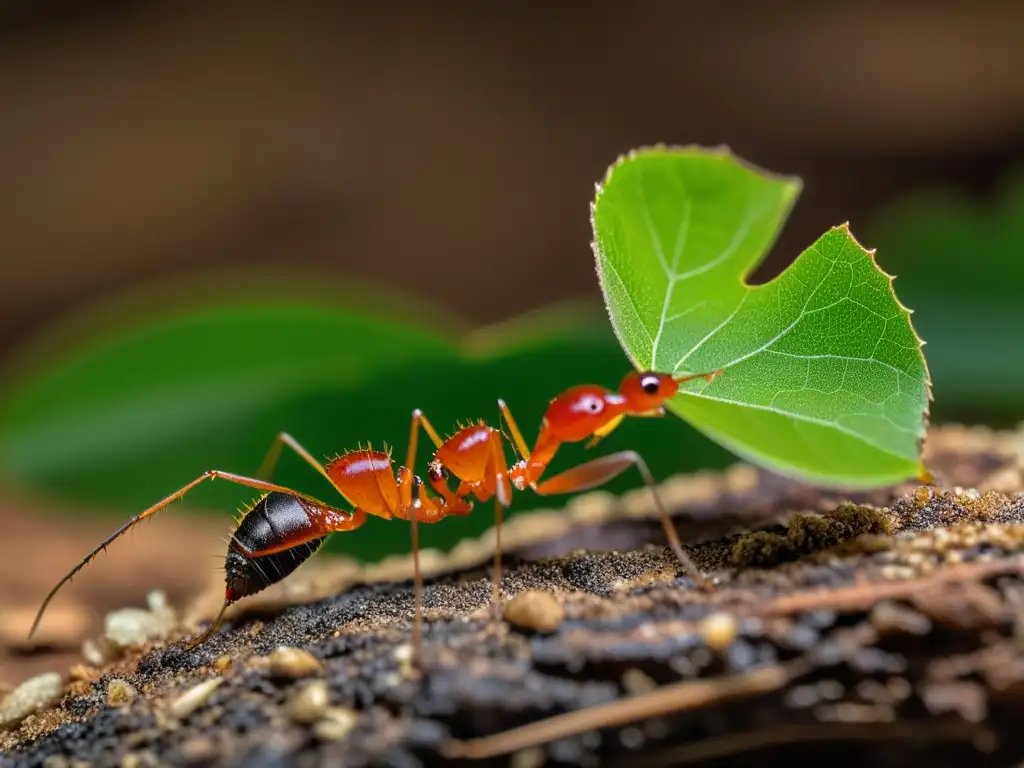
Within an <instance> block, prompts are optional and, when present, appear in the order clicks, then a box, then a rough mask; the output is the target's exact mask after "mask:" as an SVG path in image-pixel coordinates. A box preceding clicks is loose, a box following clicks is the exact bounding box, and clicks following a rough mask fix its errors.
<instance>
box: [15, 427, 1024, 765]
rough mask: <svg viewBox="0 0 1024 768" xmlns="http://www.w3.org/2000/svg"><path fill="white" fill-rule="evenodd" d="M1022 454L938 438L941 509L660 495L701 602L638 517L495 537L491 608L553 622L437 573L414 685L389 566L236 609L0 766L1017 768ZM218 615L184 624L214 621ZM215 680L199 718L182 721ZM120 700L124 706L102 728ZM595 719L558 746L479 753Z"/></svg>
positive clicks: (715, 493) (60, 718)
mask: <svg viewBox="0 0 1024 768" xmlns="http://www.w3.org/2000/svg"><path fill="white" fill-rule="evenodd" d="M1012 440H1013V438H1011V437H1010V436H1007V435H990V434H986V433H978V432H968V431H964V430H942V431H937V432H935V433H933V436H932V439H931V440H930V442H929V466H930V467H932V468H933V470H934V471H935V472H936V473H937V475H939V476H941V477H942V479H943V482H944V483H947V484H948V486H947V488H946V489H943V488H941V487H936V488H934V489H929V488H924V487H920V486H917V485H913V484H911V485H907V486H904V487H901V488H898V489H894V490H890V491H887V492H878V493H875V494H869V495H861V496H850V495H845V496H844V495H841V494H833V493H827V494H826V493H822V492H821V491H816V490H814V489H810V488H807V487H804V486H799V485H797V484H794V483H789V482H786V481H782V480H779V479H777V478H773V477H770V476H767V475H763V474H760V473H757V472H754V471H752V470H749V469H746V468H744V469H740V470H736V471H733V472H731V473H727V474H725V475H721V476H708V477H703V478H691V479H688V480H678V481H672V482H670V483H668V484H666V486H665V496H666V498H667V499H668V500H669V501H670V502H671V506H672V507H673V509H674V511H675V512H676V513H677V514H678V515H679V528H680V531H681V533H683V534H684V536H688V538H689V540H690V541H696V540H698V538H699V539H702V540H703V541H702V543H700V544H697V545H696V546H695V551H694V554H695V556H696V558H697V560H698V562H699V563H700V564H701V567H702V569H704V570H705V572H707V573H709V574H710V575H711V576H712V577H713V578H714V580H715V581H716V583H717V589H716V590H715V591H714V592H711V593H703V592H700V591H698V590H696V589H695V588H694V587H693V585H692V583H691V582H690V580H689V578H688V577H686V576H685V574H684V572H683V571H682V569H681V568H679V566H678V564H677V563H676V561H675V560H674V558H673V556H672V555H671V553H670V552H669V551H668V550H667V549H665V548H664V547H663V546H662V544H661V539H660V537H659V527H658V524H657V521H656V519H654V518H653V517H651V510H650V508H649V500H648V501H646V502H645V501H644V499H643V497H642V495H641V494H635V495H633V494H631V495H630V496H629V497H626V498H624V499H623V500H621V501H618V500H615V499H611V498H609V497H607V496H605V495H601V494H595V495H592V496H590V497H584V498H581V499H578V500H577V501H576V503H575V504H574V505H573V506H572V508H571V509H570V510H568V511H567V512H565V513H563V514H562V515H561V516H560V517H558V518H555V517H554V516H549V515H545V514H541V515H539V516H537V519H536V520H535V521H534V524H531V525H529V526H527V524H526V523H525V522H524V520H525V517H524V518H520V519H518V520H515V521H513V522H512V523H511V524H510V525H509V526H508V531H507V532H506V533H507V535H506V536H505V539H506V540H507V543H508V544H509V547H508V548H507V550H506V558H505V576H504V579H503V581H502V588H503V591H504V594H505V599H506V600H508V599H511V597H512V596H514V595H516V594H521V593H524V592H526V591H527V590H541V591H544V592H548V593H552V594H553V595H554V596H555V599H556V600H557V603H558V605H557V606H553V604H552V603H551V601H540V603H538V606H537V611H535V612H530V611H526V612H525V613H523V614H522V615H525V616H528V617H529V616H537V615H540V614H541V613H542V612H543V611H549V610H551V609H555V613H556V615H558V614H559V611H558V610H557V609H559V608H560V609H561V612H560V613H562V614H564V617H563V618H562V619H561V622H560V624H558V626H557V628H556V629H554V630H553V631H548V632H540V631H533V630H531V629H530V628H529V627H528V626H523V625H521V624H516V625H511V624H509V623H508V622H506V621H503V620H501V621H498V620H494V619H492V618H491V617H490V614H489V610H490V609H489V601H490V595H491V592H490V582H489V578H490V576H489V570H487V566H486V561H487V557H488V552H489V547H490V545H489V543H488V542H489V539H487V537H485V540H484V541H483V542H480V543H478V544H476V545H472V546H471V545H467V547H466V548H464V549H463V551H462V552H460V553H456V554H455V555H453V557H452V558H450V559H449V560H448V561H445V562H441V563H439V564H436V567H434V568H432V569H431V572H432V578H431V579H430V582H429V583H428V586H427V588H426V591H425V595H424V597H425V604H426V608H427V613H428V623H427V625H426V633H425V637H424V641H425V642H424V653H423V659H422V668H421V670H417V668H416V667H415V665H414V664H413V663H412V662H411V654H410V652H411V647H410V645H409V641H410V619H411V615H412V592H411V586H410V584H409V582H408V580H405V579H404V577H405V576H406V575H407V572H405V571H403V570H402V569H404V568H406V567H407V564H406V563H399V564H397V565H394V566H393V567H392V570H393V573H392V576H394V575H395V574H399V575H401V576H402V578H403V580H402V581H399V582H395V581H388V580H380V579H374V583H363V584H346V588H345V589H342V590H340V591H339V589H338V588H337V585H338V584H340V583H343V582H344V581H345V579H346V578H347V579H348V580H349V581H351V580H352V579H351V577H345V578H339V580H338V581H336V582H335V583H334V584H333V586H332V588H331V590H329V593H328V594H327V595H326V596H325V597H323V599H320V600H317V601H314V602H304V603H300V604H292V605H281V604H277V605H273V604H270V603H265V604H262V605H260V606H258V607H257V608H250V609H248V611H246V610H245V608H243V609H242V611H243V612H239V613H236V614H233V615H232V617H231V621H230V623H229V624H228V625H227V627H226V628H225V629H224V630H222V631H221V632H220V633H219V634H217V635H215V636H214V637H213V638H212V639H211V640H209V641H208V642H207V643H206V644H205V645H203V646H200V648H198V649H197V650H195V651H193V652H191V653H186V652H185V651H184V650H183V641H184V640H185V639H186V637H187V635H186V633H185V630H183V631H182V634H181V636H180V638H173V639H172V642H170V643H168V644H157V645H156V646H155V647H152V648H150V649H147V650H145V651H142V652H139V653H138V654H135V655H132V656H130V657H128V658H125V659H123V660H121V661H119V662H116V663H115V664H114V665H112V666H111V667H110V668H108V669H104V670H95V671H90V670H79V671H78V672H77V677H78V679H77V680H76V681H75V682H72V683H71V684H70V686H69V688H68V690H67V692H66V694H65V696H64V698H63V700H62V701H61V702H60V704H58V705H57V706H56V707H54V708H53V709H51V710H49V711H48V712H44V713H42V714H39V715H33V716H30V717H29V718H28V719H27V720H25V721H24V722H23V723H22V724H21V726H20V727H18V728H17V729H15V730H11V731H9V732H7V733H6V734H0V745H2V746H3V747H4V749H5V750H6V751H5V752H3V753H0V766H3V768H7V766H16V765H17V766H22V765H24V766H37V765H38V766H47V768H57V767H58V766H67V767H68V768H70V766H73V765H80V764H81V765H84V764H85V763H88V764H90V765H95V766H102V765H123V766H148V765H245V766H291V765H296V766H314V765H327V764H330V765H367V764H377V765H393V766H415V765H421V764H437V763H441V762H445V761H456V762H457V761H461V760H465V761H466V762H467V764H474V765H479V764H484V763H488V764H491V763H492V764H499V765H505V764H511V765H514V766H517V768H532V767H533V766H539V765H542V764H547V765H583V766H592V765H598V764H599V763H600V764H609V765H618V764H623V763H626V762H627V761H632V762H634V763H636V762H642V763H643V764H644V765H658V764H675V765H678V764H686V763H693V762H701V763H702V764H709V765H716V766H717V765H722V766H725V765H744V766H745V765H750V766H754V765H757V766H759V768H766V767H767V766H775V765H779V766H781V765H793V764H805V763H806V762H807V761H810V760H816V761H825V760H827V761H829V762H830V764H831V765H834V766H847V765H849V766H854V765H885V766H897V765H899V766H902V765H908V766H909V765H925V764H926V765H928V766H929V768H936V767H938V766H954V765H957V766H959V765H968V764H969V765H971V766H974V767H975V768H981V767H982V766H1011V765H1016V764H1018V763H1020V762H1021V761H1022V760H1024V729H1022V728H1021V727H1020V712H1021V711H1024V709H1022V707H1024V495H1021V494H1020V493H1019V491H1020V490H1021V477H1020V468H1019V464H1018V462H1019V461H1020V459H1019V457H1018V456H1017V455H1016V454H1015V453H1014V450H1013V447H1012V446H1013V442H1012ZM957 486H961V487H960V488H959V489H957ZM996 488H998V489H999V490H987V489H996ZM552 520H557V522H550V521H552ZM545 521H548V522H545ZM549 523H550V527H549V528H545V525H548V524H549ZM744 526H746V527H750V526H754V527H756V528H758V530H756V531H749V532H745V533H744V532H738V527H744ZM538 531H541V533H538ZM698 534H700V535H699V536H698ZM609 549H614V551H608V550H609ZM346 573H348V572H347V571H346ZM378 576H380V574H378ZM301 578H302V576H301V575H296V577H295V579H297V580H300V579H301ZM360 579H361V580H363V581H366V580H367V577H366V574H365V573H364V574H362V576H360ZM320 583H321V584H323V583H326V582H323V581H321V582H320ZM524 599H530V596H524ZM211 601H212V602H211ZM215 602H216V599H215V596H213V597H211V598H209V599H207V600H205V601H202V600H201V601H200V602H199V603H197V605H200V606H203V608H202V610H201V613H203V615H205V616H207V617H208V615H209V614H208V612H207V611H206V607H207V606H208V605H210V604H215ZM283 602H289V601H283ZM292 602H294V601H292ZM541 603H542V604H541ZM545 615H548V614H545ZM522 621H523V622H525V623H526V624H529V620H528V619H524V620H522ZM555 623H556V624H557V619H556V622H555ZM192 629H194V627H191V628H189V631H191V630H192ZM281 645H287V646H296V647H300V648H304V649H306V650H308V651H309V652H310V653H311V654H313V655H314V656H315V657H316V658H317V659H318V660H320V662H321V663H322V666H323V677H322V678H316V679H318V680H322V681H323V683H324V684H325V685H326V688H327V691H328V693H329V706H330V707H331V708H332V709H331V710H330V712H329V713H328V714H327V715H324V716H322V717H321V718H320V719H319V721H318V722H315V723H313V724H312V725H309V724H302V723H300V722H297V720H298V719H300V718H297V716H296V715H295V714H294V710H293V709H292V708H291V705H290V704H289V702H290V701H291V700H292V698H293V697H295V696H296V695H297V693H298V692H299V691H300V690H301V689H303V688H304V687H305V686H307V685H309V684H310V683H309V682H308V681H303V680H299V681H295V680H290V679H280V678H279V677H275V676H274V674H272V672H271V670H270V665H269V662H268V660H267V658H266V657H267V656H268V654H270V652H271V651H273V650H274V649H275V648H276V647H277V646H281ZM225 657H227V658H225ZM228 659H230V665H228ZM214 677H220V678H222V683H221V685H220V686H219V687H218V688H217V689H216V690H215V691H214V692H213V693H212V695H210V696H209V698H208V699H207V700H206V701H205V702H204V703H203V704H202V705H201V706H199V707H198V709H196V710H195V711H194V712H193V713H192V714H190V715H187V716H185V717H184V718H177V717H175V716H174V715H173V714H172V709H171V706H170V702H172V701H173V700H174V699H175V698H176V697H177V696H178V695H179V694H180V693H182V692H183V691H185V690H186V689H188V688H190V687H192V686H194V685H196V684H199V683H201V682H203V681H205V680H208V679H211V678H214ZM117 681H127V682H128V683H130V684H131V685H132V686H134V688H135V689H136V690H137V691H138V696H137V697H135V698H134V699H131V700H129V702H128V703H127V704H122V705H121V706H112V705H111V703H110V699H111V687H112V684H113V687H114V688H115V689H117V690H120V689H118V688H117V687H118V686H120V683H119V682H117ZM314 684H315V683H314ZM627 697H635V698H632V699H627ZM115 703H119V702H115ZM588 708H592V709H589V710H588ZM584 710H587V712H586V713H585V714H577V715H575V716H574V715H568V717H569V720H567V721H566V720H560V721H556V722H553V723H552V730H551V731H550V732H547V733H541V732H535V733H534V732H529V731H527V732H524V733H523V734H521V735H516V734H510V735H509V736H499V737H497V738H495V739H488V738H486V737H490V736H494V735H495V734H499V733H502V732H504V731H507V730H509V729H512V728H516V727H519V726H526V725H529V724H531V723H537V722H538V721H540V720H542V719H544V718H546V717H549V716H553V715H562V714H564V713H581V712H582V711H584ZM573 718H575V719H573ZM325 723H326V724H325ZM481 738H482V740H481V741H472V740H475V739H481ZM459 740H461V741H459ZM475 757H476V758H481V759H483V760H484V762H483V763H482V762H481V761H480V760H475V761H471V758H475Z"/></svg>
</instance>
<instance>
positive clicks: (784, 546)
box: [732, 531, 796, 568]
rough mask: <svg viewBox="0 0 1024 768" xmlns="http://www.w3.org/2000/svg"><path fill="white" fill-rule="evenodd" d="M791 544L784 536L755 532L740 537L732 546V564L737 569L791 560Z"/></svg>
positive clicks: (793, 553)
mask: <svg viewBox="0 0 1024 768" xmlns="http://www.w3.org/2000/svg"><path fill="white" fill-rule="evenodd" d="M795 554H796V553H795V552H794V550H793V543H792V542H791V541H790V540H789V539H788V538H786V537H785V536H780V535H779V534H777V533H769V532H768V531H755V532H754V533H748V534H746V535H744V536H740V537H739V538H738V539H737V540H736V543H735V544H733V546H732V564H733V565H735V566H737V567H739V568H749V567H754V566H760V567H765V566H771V565H776V564H777V563H784V562H786V561H787V560H792V559H793V557H794V556H795Z"/></svg>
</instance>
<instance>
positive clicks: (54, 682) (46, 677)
mask: <svg viewBox="0 0 1024 768" xmlns="http://www.w3.org/2000/svg"><path fill="white" fill-rule="evenodd" d="M63 693H64V680H63V678H61V676H60V674H58V673H57V672H47V673H45V674H42V675H38V676H36V677H33V678H30V679H28V680H26V681H25V682H23V683H22V684H21V685H19V686H18V687H17V688H15V689H14V690H13V691H11V693H9V694H8V695H7V696H6V697H5V698H4V700H3V702H0V729H2V728H11V727H13V726H15V725H17V724H18V723H20V722H21V721H22V720H24V719H25V718H26V717H28V716H29V715H31V714H34V713H35V712H39V711H41V710H44V709H46V708H47V707H49V706H50V705H52V704H55V703H57V702H58V701H59V700H60V697H61V695H62V694H63Z"/></svg>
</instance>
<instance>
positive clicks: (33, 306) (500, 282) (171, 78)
mask: <svg viewBox="0 0 1024 768" xmlns="http://www.w3.org/2000/svg"><path fill="white" fill-rule="evenodd" d="M3 7H4V9H5V10H4V12H3V15H2V16H0V104H2V114H3V118H2V119H0V232H2V253H3V260H4V279H3V281H2V282H0V341H2V342H6V343H12V342H15V341H16V340H18V339H19V338H21V337H22V336H23V335H24V334H26V333H28V332H30V331H31V330H32V329H33V328H35V327H36V326H37V325H38V324H40V323H43V322H45V321H46V320H47V319H48V318H50V317H51V316H53V315H54V314H56V313H59V312H62V311H65V310H66V309H68V308H69V307H75V306H76V305H78V304H80V303H81V302H83V301H87V300H90V299H93V298H95V297H97V296H101V295H104V294H105V293H106V292H108V291H111V290H114V289H121V288H125V287H128V286H131V285H133V284H135V283H138V282H140V281H146V280H152V279H158V278H160V277H164V276H168V275H178V274H182V273H183V272H184V273H187V272H188V271H190V270H193V269H202V268H207V267H211V266H217V265H226V264H253V263H258V264H261V265H274V266H279V267H282V268H298V267H314V268H322V269H326V270H329V271H331V272H332V273H336V274H339V275H342V276H350V277H359V278H368V279H372V280H380V281H385V282H386V283H387V284H388V285H389V286H391V287H394V288H397V289H406V290H417V291H421V292H425V293H428V294H429V295H430V297H432V298H434V299H436V300H438V301H440V302H441V303H442V304H443V305H444V306H445V307H446V308H447V309H449V310H454V311H457V312H460V313H462V314H464V315H466V316H467V317H468V318H469V319H470V320H475V321H491V320H496V319H500V318H503V317H506V316H508V315H510V314H515V313H517V312H519V311H522V310H524V309H528V308H532V307H536V306H540V305H543V304H545V303H547V302H549V301H551V300H554V299H557V298H560V297H565V296H577V295H585V296H590V297H592V298H594V299H595V300H596V299H597V291H596V285H595V281H594V279H593V273H592V263H591V258H590V253H589V248H588V242H589V236H590V233H589V223H588V219H587V203H588V201H589V199H590V196H591V193H592V190H593V183H594V182H595V181H597V180H598V179H599V178H600V177H601V176H602V174H603V172H604V169H605V167H606V166H607V165H608V163H609V162H610V161H612V160H614V158H615V157H616V155H618V154H619V153H620V152H622V151H624V150H626V149H628V148H630V147H632V146H634V145H638V144H645V143H651V142H657V141H665V142H669V143H690V142H697V143H703V144H719V143H727V144H729V145H731V146H732V147H733V149H734V150H735V151H736V152H738V153H739V154H740V155H742V156H744V157H746V158H748V159H750V160H753V161H755V162H756V163H758V164H760V165H762V166H765V167H768V168H771V169H773V170H778V171H782V172H786V173H797V174H801V175H803V176H804V178H805V182H806V188H805V193H804V196H803V198H802V200H801V203H800V204H799V206H798V208H797V210H796V213H795V215H794V219H793V221H792V222H791V225H790V226H789V227H788V228H787V230H786V233H785V235H784V236H783V240H782V242H781V243H780V246H779V248H778V249H777V250H776V257H775V259H774V260H773V261H772V262H771V263H770V265H769V266H768V267H767V268H766V269H765V274H763V275H762V277H763V276H766V275H767V274H768V273H770V272H773V271H774V270H776V269H778V268H780V267H781V266H783V265H784V263H785V262H786V261H787V260H789V259H791V258H792V257H793V256H794V255H795V254H796V252H798V250H799V249H800V248H802V247H803V246H806V245H807V244H809V242H810V241H811V240H812V239H813V238H814V237H816V235H817V234H820V232H821V231H822V230H823V229H824V228H825V227H828V226H831V225H833V224H837V223H840V222H842V221H846V220H850V221H852V223H853V225H854V227H855V231H856V226H857V223H858V222H859V221H862V220H863V219H864V217H865V216H866V214H867V213H868V212H869V211H870V210H871V209H872V208H873V207H874V206H876V205H878V204H879V203H882V202H884V201H885V200H887V199H888V198H890V197H891V196H892V195H894V194H896V193H898V192H899V191H901V190H904V189H910V188H913V187H916V186H917V185H919V184H921V183H927V182H931V181H936V180H948V181H952V182H954V183H956V184H959V185H962V186H965V187H969V188H973V189H982V190H983V189H985V188H987V187H988V186H989V185H991V184H992V183H993V181H995V180H997V179H998V177H999V174H1000V172H1001V171H1003V170H1005V168H1006V166H1007V164H1008V163H1012V162H1014V161H1016V160H1017V159H1019V158H1020V157H1021V156H1022V153H1021V149H1022V148H1024V141H1022V138H1024V133H1022V130H1021V129H1022V126H1024V47H1022V46H1021V45H1020V40H1021V32H1022V31H1024V6H1021V5H1020V4H1015V3H986V2H972V3H954V2H941V1H940V2H938V3H929V4H905V5H903V6H900V4H893V3H890V2H880V1H875V2H863V3H857V4H852V3H851V4H847V5H842V4H830V3H786V2H769V3H761V2H758V3H719V4H714V3H685V2H677V3H672V2H666V3H638V4H629V3H616V2H595V3H564V2H563V3H558V2H555V3H536V4H530V3H468V2H467V3H447V4H437V3H430V4H423V5H422V6H421V5H419V4H414V3H411V2H401V3H390V4H383V3H381V4H378V5H377V7H376V8H375V9H371V8H370V4H368V3H367V4H345V3H329V2H319V3H317V2H291V3H280V2H270V1H269V0H268V1H264V2H261V1H259V0H253V1H251V2H246V3H240V2H235V3H232V2H218V3H181V2H137V3H131V2H93V3H85V2H77V3H76V2H55V1H52V0H51V1H50V2H47V1H45V0H35V1H34V2H23V3H8V4H5V5H4V6H3Z"/></svg>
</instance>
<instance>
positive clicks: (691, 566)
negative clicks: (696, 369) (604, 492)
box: [534, 451, 711, 588]
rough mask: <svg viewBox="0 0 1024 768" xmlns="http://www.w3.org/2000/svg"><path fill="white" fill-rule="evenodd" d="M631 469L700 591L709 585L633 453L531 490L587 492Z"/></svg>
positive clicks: (586, 466) (591, 464)
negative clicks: (652, 500) (652, 502)
mask: <svg viewBox="0 0 1024 768" xmlns="http://www.w3.org/2000/svg"><path fill="white" fill-rule="evenodd" d="M631 466H634V467H636V468H637V470H639V472H640V475H641V476H642V477H643V480H644V483H645V484H646V485H647V487H648V488H649V489H650V491H651V495H652V496H653V497H654V505H655V506H656V507H657V509H658V513H659V514H660V515H661V524H662V527H663V528H664V529H665V535H666V536H667V537H668V541H669V546H670V547H671V548H672V551H673V552H674V553H675V555H676V557H677V558H679V562H680V563H682V564H683V567H684V568H685V569H686V570H687V572H688V573H689V574H690V576H691V577H692V578H693V580H694V581H695V582H696V583H697V585H698V586H700V587H703V588H708V587H710V585H711V584H710V582H709V581H708V579H707V578H706V577H705V576H704V574H702V573H701V572H700V569H699V568H697V565H696V563H694V562H693V559H692V558H691V557H690V556H689V555H687V554H686V552H685V551H684V550H683V546H682V544H681V543H680V541H679V535H678V534H677V533H676V529H675V526H673V525H672V518H671V516H670V515H669V513H668V510H667V509H665V505H664V504H663V503H662V501H661V495H660V494H659V493H658V487H657V485H656V484H655V482H654V477H653V476H652V475H651V470H650V469H649V468H648V466H647V462H646V461H644V459H643V457H642V456H641V455H640V454H639V453H637V452H636V451H620V452H619V453H612V454H609V455H608V456H602V457H600V458H598V459H593V460H592V461H588V462H586V463H585V464H580V465H579V466H577V467H573V468H572V469H567V470H566V471H565V472H562V473H560V474H557V475H555V476H554V477H552V478H550V479H548V480H545V481H544V482H542V483H540V484H538V485H537V486H536V487H535V488H534V490H535V491H536V492H537V493H539V494H540V495H541V496H551V495H555V494H560V493H578V492H580V491H587V490H590V489H592V488H596V487H598V486H601V485H604V484H605V483H607V482H609V481H610V480H612V479H614V478H616V477H618V476H619V475H621V474H622V473H623V472H625V471H626V470H627V469H629V468H630V467H631Z"/></svg>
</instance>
